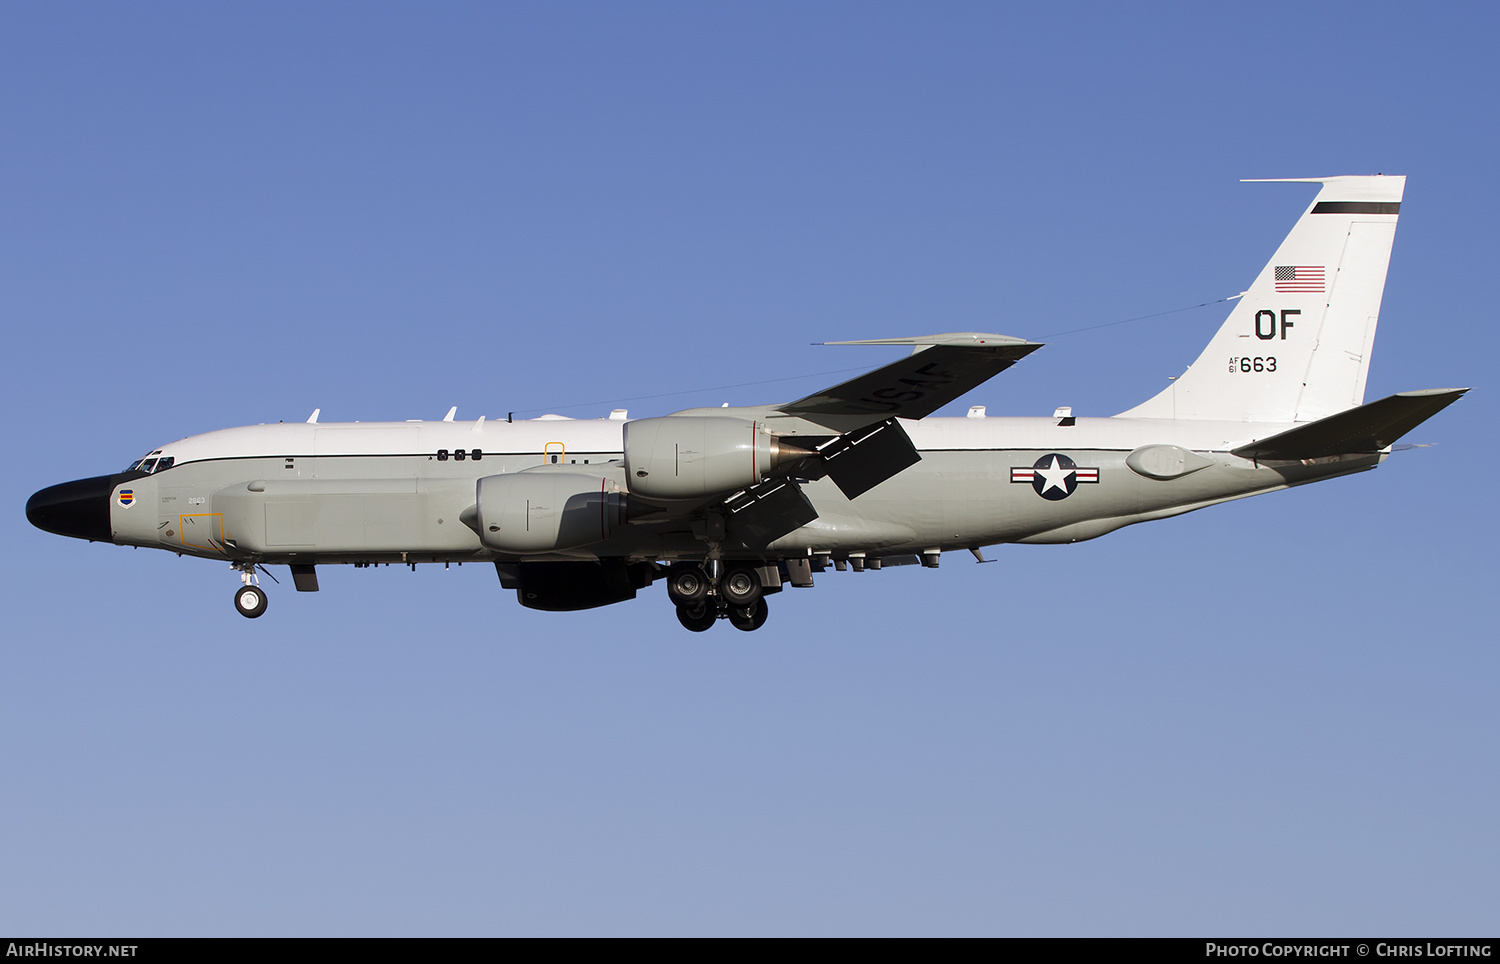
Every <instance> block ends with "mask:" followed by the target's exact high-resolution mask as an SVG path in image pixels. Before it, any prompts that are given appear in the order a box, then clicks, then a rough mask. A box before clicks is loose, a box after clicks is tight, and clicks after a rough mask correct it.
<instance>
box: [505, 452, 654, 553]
mask: <svg viewBox="0 0 1500 964" xmlns="http://www.w3.org/2000/svg"><path fill="white" fill-rule="evenodd" d="M617 489H618V486H616V485H615V484H614V483H613V482H610V481H609V480H608V479H606V478H602V477H600V476H597V475H587V474H584V473H582V472H517V473H516V474H514V475H490V476H486V477H484V478H482V479H480V480H479V485H478V500H477V501H478V506H477V519H476V522H477V523H478V528H479V541H480V542H482V543H484V544H485V546H486V547H487V548H490V549H494V550H497V551H499V552H514V553H527V552H551V551H553V550H557V549H573V548H576V547H578V546H586V545H589V544H591V543H595V542H602V541H604V540H605V539H607V538H609V534H610V533H611V532H613V531H614V530H615V528H616V527H617V526H619V525H620V524H622V523H623V522H624V517H625V495H624V493H622V492H619V491H616V490H617Z"/></svg>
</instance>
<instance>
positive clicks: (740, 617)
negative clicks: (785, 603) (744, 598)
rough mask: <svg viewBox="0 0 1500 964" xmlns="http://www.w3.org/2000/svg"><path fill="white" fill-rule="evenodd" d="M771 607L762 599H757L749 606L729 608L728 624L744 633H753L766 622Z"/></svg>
mask: <svg viewBox="0 0 1500 964" xmlns="http://www.w3.org/2000/svg"><path fill="white" fill-rule="evenodd" d="M770 614H771V607H769V606H767V605H766V601H765V600H764V599H757V600H755V602H753V603H751V604H750V605H749V606H737V607H735V608H733V609H731V610H729V625H731V626H733V627H734V628H735V629H738V630H741V631H742V632H746V633H753V632H755V631H756V630H757V629H759V628H761V627H762V626H764V625H765V624H766V617H767V616H769V615H770Z"/></svg>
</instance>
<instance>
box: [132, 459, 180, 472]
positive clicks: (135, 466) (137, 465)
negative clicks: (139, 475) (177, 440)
mask: <svg viewBox="0 0 1500 964" xmlns="http://www.w3.org/2000/svg"><path fill="white" fill-rule="evenodd" d="M174 461H175V460H174V459H173V458H172V456H170V455H168V456H167V457H166V458H160V459H154V458H151V457H150V456H147V457H146V458H144V459H136V460H135V461H134V462H131V463H130V464H129V465H127V466H126V467H125V471H126V472H145V473H146V474H147V475H150V474H151V473H152V472H165V471H166V470H167V469H170V468H171V467H172V463H173V462H174Z"/></svg>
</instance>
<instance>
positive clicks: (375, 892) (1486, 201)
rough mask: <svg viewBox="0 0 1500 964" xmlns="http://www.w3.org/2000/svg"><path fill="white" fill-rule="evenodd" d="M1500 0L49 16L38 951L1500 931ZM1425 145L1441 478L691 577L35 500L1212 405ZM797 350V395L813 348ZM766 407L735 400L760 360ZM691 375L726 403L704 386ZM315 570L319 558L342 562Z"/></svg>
mask: <svg viewBox="0 0 1500 964" xmlns="http://www.w3.org/2000/svg"><path fill="white" fill-rule="evenodd" d="M1497 28H1500V15H1497V14H1496V13H1495V11H1494V9H1493V8H1491V7H1488V6H1485V5H1479V4H1474V5H1452V6H1446V7H1441V8H1434V9H1430V10H1418V9H1417V8H1415V7H1410V6H1409V5H1399V4H1379V3H1361V4H1327V5H1317V6H1308V5H1293V4H1284V5H1283V4H1258V5H1189V4H1180V5H1179V4H1144V5H1129V6H1123V5H1122V6H1114V5H1102V4H1100V5H1091V4H1073V5H1066V4H1060V5H1047V6H1045V7H1038V6H1035V5H1033V6H1024V7H1022V6H1017V7H1006V6H1002V5H995V4H975V3H964V4H923V5H915V4H910V5H899V4H891V3H859V4H852V3H851V4H833V3H821V4H766V3H761V4H715V5H694V4H655V3H637V4H629V5H620V4H571V5H526V6H521V5H502V4H445V5H441V6H438V7H436V8H434V7H433V6H432V5H420V6H419V5H415V4H391V3H383V4H355V3H343V4H338V3H324V4H316V5H309V4H272V3H264V4H254V5H242V6H239V7H235V8H232V9H229V8H223V7H216V6H210V7H205V6H203V5H195V4H182V5H171V4H137V5H132V6H128V7H127V6H118V5H116V6H99V5H85V4H46V5H43V4H31V5H21V4H11V5H7V6H6V7H5V8H4V9H3V11H0V83H3V89H4V90H5V91H6V94H5V96H4V97H3V98H0V124H3V129H4V130H5V131H6V134H7V136H6V138H5V144H6V146H5V150H4V151H0V184H3V185H4V187H3V188H0V205H3V207H0V223H3V224H4V226H5V230H3V231H0V282H3V286H0V287H3V297H0V311H3V321H4V331H5V336H6V351H5V352H4V353H3V356H0V357H3V364H4V378H3V380H0V392H3V397H4V400H5V403H6V410H7V411H8V412H9V413H10V416H11V417H10V419H9V420H8V423H7V424H8V427H7V429H6V432H7V438H8V441H9V447H10V448H11V450H12V451H13V453H14V454H15V456H16V457H15V458H14V459H13V470H12V471H11V472H9V473H6V474H5V476H4V478H3V481H0V485H3V487H4V504H6V505H9V506H10V507H11V511H10V512H9V513H6V514H4V515H3V516H0V519H3V521H0V525H3V526H4V530H3V531H4V536H5V539H6V544H7V545H8V546H9V547H10V552H8V553H7V554H6V558H5V561H4V563H3V565H4V567H5V568H4V576H3V580H0V585H3V586H4V587H5V588H4V601H5V603H6V613H7V615H6V618H5V625H6V627H7V631H6V633H5V643H4V645H3V648H0V654H3V662H0V674H3V676H0V678H3V680H4V682H3V692H4V694H5V695H4V697H3V698H0V774H3V775H0V813H3V814H4V817H5V819H4V820H3V821H0V827H3V829H0V866H4V867H5V872H4V873H3V874H0V930H4V931H7V932H11V933H19V932H26V933H44V934H47V933H52V934H67V935H98V934H114V935H119V934H289V935H297V934H855V933H858V934H1192V935H1203V934H1219V935H1223V934H1244V933H1271V934H1319V935H1324V934H1339V933H1365V934H1370V933H1376V932H1379V933H1382V934H1422V935H1432V934H1450V935H1451V934H1473V933H1492V932H1493V931H1494V930H1495V928H1496V923H1497V914H1496V910H1495V908H1496V907H1500V891H1497V885H1496V878H1495V875H1494V866H1495V863H1496V860H1497V858H1500V831H1497V829H1496V822H1495V820H1494V811H1495V801H1496V799H1497V791H1500V776H1497V765H1496V756H1497V748H1500V747H1497V742H1500V710H1497V706H1496V701H1495V697H1494V692H1493V680H1494V679H1495V677H1496V672H1497V670H1500V657H1497V655H1496V645H1495V643H1496V633H1495V630H1494V627H1493V620H1492V618H1491V616H1490V608H1491V606H1490V604H1489V597H1488V593H1489V591H1490V590H1491V588H1492V587H1493V586H1494V585H1495V582H1496V577H1497V575H1500V573H1497V566H1496V563H1495V561H1494V553H1493V548H1492V547H1493V544H1494V541H1495V539H1496V537H1497V534H1500V533H1497V531H1496V530H1497V526H1496V511H1495V508H1494V502H1493V500H1492V499H1491V498H1489V496H1488V489H1489V488H1490V481H1491V480H1492V479H1493V478H1495V477H1496V473H1497V471H1500V465H1497V461H1500V460H1497V458H1496V454H1495V451H1494V445H1493V426H1494V425H1495V424H1496V419H1497V416H1500V412H1497V410H1496V406H1495V403H1494V401H1493V398H1492V395H1493V392H1492V391H1491V390H1490V388H1489V384H1490V383H1491V382H1492V378H1490V377H1489V375H1490V371H1491V369H1492V368H1493V359H1494V358H1495V357H1496V354H1497V352H1496V349H1497V344H1496V337H1495V334H1494V327H1493V325H1492V324H1491V317H1492V308H1491V301H1492V293H1491V290H1490V289H1491V283H1490V281H1491V275H1492V273H1493V266H1494V264H1495V263H1496V254H1497V245H1496V242H1495V239H1494V232H1493V228H1492V225H1493V224H1494V223H1495V221H1496V214H1497V212H1496V206H1497V205H1496V201H1495V199H1494V197H1493V190H1492V189H1491V188H1489V187H1486V186H1485V185H1487V184H1490V183H1491V180H1492V177H1493V175H1492V169H1493V166H1494V165H1493V159H1494V157H1495V156H1496V155H1497V152H1500V139H1497V136H1496V127H1495V124H1494V122H1493V105H1494V103H1495V99H1496V94H1497V86H1500V85H1497V80H1496V73H1495V70H1494V67H1493V64H1492V50H1491V49H1490V48H1491V46H1492V43H1491V41H1492V40H1493V38H1494V36H1496V31H1497ZM1377 171H1379V172H1384V173H1388V174H1405V175H1407V176H1408V178H1409V180H1408V185H1407V193H1406V199H1405V200H1406V203H1405V204H1404V205H1403V211H1402V220H1401V225H1400V228H1399V229H1398V231H1397V236H1396V246H1395V252H1394V257H1393V259H1392V265H1391V271H1390V276H1389V282H1388V284H1387V288H1386V297H1385V303H1384V308H1383V311H1382V316H1381V328H1380V334H1379V337H1378V338H1377V341H1376V348H1375V355H1374V361H1373V365H1372V369H1371V374H1370V381H1369V391H1368V396H1367V397H1369V398H1372V399H1373V398H1376V397H1380V396H1382V395H1385V394H1389V393H1391V392H1394V391H1401V390H1406V389H1416V388H1433V387H1445V386H1451V385H1467V386H1474V389H1475V390H1474V391H1473V392H1471V394H1470V395H1469V396H1468V397H1466V398H1464V399H1463V400H1462V401H1461V402H1459V403H1458V404H1457V405H1455V406H1453V407H1452V408H1450V409H1449V410H1447V411H1445V412H1444V413H1442V414H1441V415H1440V416H1439V417H1437V418H1436V419H1434V420H1433V421H1432V422H1429V423H1428V424H1426V425H1424V426H1422V427H1421V428H1420V429H1418V430H1417V432H1416V433H1414V434H1413V436H1412V437H1411V438H1410V439H1409V441H1416V442H1430V443H1436V444H1435V445H1434V447H1432V448H1424V449H1418V450H1414V451H1410V452H1404V453H1399V454H1398V455H1397V456H1395V457H1393V458H1391V459H1390V460H1389V461H1388V462H1387V463H1386V464H1385V465H1384V466H1382V467H1381V469H1380V470H1379V471H1377V472H1374V473H1368V474H1365V475H1361V476H1358V477H1355V478H1350V479H1344V480H1338V481H1333V482H1329V483H1325V484H1322V485H1318V486H1312V487H1307V488H1303V489H1299V490H1295V491H1291V492H1285V493H1280V494H1276V495H1272V496H1269V497H1265V498H1257V499H1251V500H1246V501H1244V502H1240V503H1235V504H1232V505H1226V506H1220V507H1216V508H1214V509H1211V510H1209V511H1206V512H1202V513H1195V514H1192V515H1189V516H1185V517H1182V518H1179V519H1175V520H1169V521H1165V522H1159V523H1154V524H1152V525H1149V526H1139V527H1134V528H1131V529H1126V530H1122V531H1120V532H1118V533H1115V534H1113V535H1111V536H1108V537H1106V538H1104V539H1101V540H1098V541H1095V542H1090V543H1084V544H1081V545H1077V546H1071V547H1020V546H1016V547H1000V548H996V549H994V550H992V551H991V555H992V556H993V557H994V558H996V559H998V560H999V561H998V563H997V564H994V565H989V566H976V565H974V564H973V563H972V561H967V560H966V559H959V558H957V557H956V556H950V557H948V558H947V559H945V560H944V563H943V567H942V568H941V569H939V570H938V571H936V572H932V571H926V570H918V569H898V570H887V571H883V572H880V573H864V574H859V575H856V574H852V573H847V574H837V575H836V574H832V573H830V574H828V575H826V576H821V577H819V580H818V583H819V584H818V586H817V587H816V588H815V589H814V590H810V591H808V590H792V591H788V592H785V593H783V594H781V595H780V596H778V597H776V598H775V599H774V600H772V601H773V602H774V603H775V604H776V605H775V606H774V607H773V610H772V614H771V619H770V621H769V622H768V623H767V625H766V627H765V628H764V629H763V630H761V631H760V632H758V633H755V634H753V635H749V634H739V633H733V632H732V631H731V630H729V629H728V628H727V627H720V628H718V629H716V630H714V631H712V632H710V633H707V634H704V635H702V636H698V635H690V634H687V633H684V632H682V631H681V630H680V629H679V628H678V626H677V624H676V620H675V619H674V618H673V616H672V613H671V609H670V607H669V606H668V604H667V603H666V600H665V598H664V596H663V595H662V593H661V592H660V590H659V589H655V590H652V591H650V592H647V593H643V594H642V598H640V599H638V600H636V601H635V602H633V603H628V604H624V605H620V606H615V607H609V608H606V609H602V610H596V611H591V612H586V613H577V614H560V615H556V614H542V613H534V612H531V611H527V610H523V609H521V608H519V607H518V606H517V605H516V604H515V601H514V599H513V597H512V594H511V593H508V592H503V591H502V590H501V589H500V588H499V586H498V585H497V584H496V581H495V578H494V575H493V573H492V572H490V571H489V570H488V569H487V568H486V567H463V568H462V569H454V570H451V571H447V572H445V571H442V570H440V569H436V568H428V569H423V570H421V571H418V572H417V573H415V574H413V573H410V572H407V571H405V570H400V569H396V568H391V569H382V570H359V571H355V570H352V569H332V570H329V571H327V572H325V573H321V574H320V575H321V577H322V585H323V591H321V592H319V593H317V594H315V595H313V594H296V593H293V592H291V591H290V587H289V586H287V585H283V586H282V587H280V588H279V589H278V588H277V587H274V586H273V587H271V588H272V590H273V593H272V598H271V608H270V611H269V612H268V614H267V615H266V617H265V618H263V619H260V620H256V621H253V622H252V621H248V620H244V619H240V618H239V617H237V616H235V615H234V614H233V612H232V611H231V605H230V596H231V594H232V592H233V590H234V588H235V587H236V585H237V580H236V579H235V578H234V577H233V575H232V574H231V573H230V572H229V571H228V568H227V567H219V566H215V565H212V564H210V563H206V562H201V561H195V560H187V559H179V558H177V557H174V556H169V555H166V554H162V553H152V552H137V551H134V550H129V549H124V548H117V547H106V546H99V545H92V546H91V545H86V544H84V543H81V542H77V541H73V540H64V539H60V538H57V537H53V536H49V535H46V534H45V533H42V532H40V531H38V530H35V529H33V528H31V527H30V526H29V525H28V524H27V523H26V521H25V519H24V514H23V511H22V509H23V505H24V502H25V499H26V497H27V496H28V495H30V493H31V492H33V491H35V490H36V489H38V488H41V487H43V486H45V485H49V484H52V483H54V482H58V481H63V480H67V479H73V478H79V477H83V476H89V475H95V474H99V473H102V472H108V471H114V470H118V469H119V468H121V467H123V466H124V465H125V464H126V463H127V462H129V461H130V460H132V459H133V458H135V457H138V456H139V455H140V454H142V453H144V452H146V451H147V450H149V449H150V448H152V447H154V446H156V445H159V444H161V443H162V442H164V441H167V440H170V439H174V438H178V437H181V436H184V435H189V434H194V433H197V432H203V431H209V430H212V429H216V428H222V427H226V426H231V425H241V424H249V423H256V422H266V421H274V420H279V419H286V420H292V419H302V418H306V416H307V414H308V413H309V412H310V411H311V410H312V409H313V408H321V409H322V410H323V419H324V420H325V421H330V420H353V419H360V420H366V421H369V420H377V419H403V418H420V417H425V418H438V417H441V415H442V414H443V413H444V412H445V411H447V409H448V407H449V406H450V405H457V406H458V408H459V415H460V417H475V416H477V415H479V414H486V415H489V416H491V417H496V416H503V415H504V414H505V413H506V412H507V411H516V412H517V413H518V414H541V413H542V412H544V411H555V412H559V413H562V414H566V415H571V416H575V417H598V416H601V415H603V414H605V413H606V412H608V410H609V409H610V408H613V407H628V408H629V409H630V410H631V412H632V414H633V415H652V414H664V413H666V412H669V411H672V410H675V409H678V408H684V407H688V406H693V405H716V404H719V403H721V402H730V403H731V404H752V403H759V402H765V401H775V400H780V399H784V398H791V397H797V396H798V395H801V394H806V393H808V392H810V391H812V390H814V389H816V388H819V387H821V386H823V385H825V384H829V383H831V382H833V381H837V380H839V379H840V378H841V376H835V375H828V374H826V373H828V372H833V371H837V370H842V369H848V368H853V367H858V366H864V365H874V364H878V363H880V362H882V361H884V360H886V359H887V358H889V357H890V356H891V354H892V353H891V351H890V350H885V349H873V348H870V349H853V348H847V349H844V348H822V347H813V346H812V345H811V344H810V343H812V342H818V341H825V340H837V339H849V338H868V337H888V336H894V335H906V334H916V333H922V332H930V331H953V330H980V331H998V332H1003V333H1006V334H1013V335H1020V336H1026V337H1032V338H1038V339H1039V340H1044V341H1048V342H1049V347H1048V348H1046V349H1044V350H1042V351H1041V352H1038V353H1037V354H1035V355H1034V356H1032V357H1030V358H1028V359H1026V361H1025V362H1024V363H1022V364H1021V365H1019V366H1017V367H1016V368H1015V369H1013V370H1011V371H1009V372H1006V373H1005V374H1004V375H1002V376H1001V377H999V378H997V379H996V380H995V381H994V382H993V383H991V384H988V385H985V386H982V387H981V388H979V389H978V390H976V391H975V392H973V393H972V394H971V395H970V396H968V397H966V398H964V399H962V400H961V401H960V402H959V403H957V404H956V405H954V406H953V410H952V412H951V414H958V413H961V412H962V410H963V409H964V408H965V407H966V406H967V405H969V404H985V405H987V406H988V407H989V410H990V412H991V414H1026V415H1037V414H1049V413H1050V412H1051V411H1052V410H1053V409H1054V408H1055V407H1056V406H1058V405H1071V406H1073V408H1074V411H1075V413H1076V414H1079V415H1108V414H1113V413H1114V412H1117V411H1120V410H1122V409H1125V408H1128V407H1130V406H1131V405H1133V404H1135V403H1136V402H1138V401H1140V400H1141V399H1143V398H1145V397H1146V396H1148V395H1150V394H1152V393H1154V392H1155V391H1157V390H1158V389H1159V388H1160V387H1161V386H1162V385H1163V384H1165V381H1166V378H1167V377H1168V376H1170V375H1175V374H1177V373H1179V372H1180V371H1181V370H1182V368H1183V367H1184V366H1185V365H1186V364H1187V363H1188V362H1190V361H1191V360H1192V359H1193V358H1194V357H1196V355H1197V353H1198V352H1199V351H1200V350H1201V348H1202V346H1203V345H1204V344H1205V343H1206V342H1207V340H1208V338H1209V337H1210V335H1211V334H1212V333H1213V331H1214V330H1215V329H1216V328H1217V326H1218V325H1219V323H1220V321H1221V320H1222V318H1223V316H1224V314H1225V313H1226V307H1227V306H1224V305H1218V306H1213V307H1209V308H1202V309H1197V310H1193V311H1185V312H1179V313H1175V314H1170V315H1165V316H1162V317H1157V318H1152V319H1148V320H1145V321H1140V322H1136V323H1132V324H1126V325H1119V326H1115V327H1110V328H1104V329H1100V330H1096V331H1089V332H1080V333H1077V334H1071V335H1062V336H1058V337H1055V338H1050V337H1046V336H1048V335H1049V334H1050V333H1053V332H1062V331H1069V330H1072V329H1076V328H1082V327H1086V326H1090V325H1096V324H1104V323H1107V322H1113V321H1118V320H1121V319H1125V318H1132V317H1135V316H1140V315H1147V314H1152V313H1156V312H1165V311H1168V310H1170V309H1176V308H1179V307H1182V306H1186V305H1193V304H1197V303H1200V302H1206V301H1212V300H1215V299H1219V298H1222V297H1224V296H1227V295H1231V294H1234V293H1236V292H1238V291H1240V290H1242V289H1243V288H1244V287H1246V286H1247V285H1248V283H1249V281H1250V280H1251V278H1252V277H1253V276H1254V274H1255V272H1256V271H1258V270H1259V268H1260V267H1261V266H1262V265H1263V264H1264V263H1265V261H1266V259H1267V258H1268V257H1269V256H1270V254H1271V252H1272V251H1273V250H1274V248H1275V245H1276V244H1277V243H1278V242H1279V240H1280V239H1281V237H1282V236H1283V235H1284V234H1285V232H1286V231H1287V230H1288V229H1289V228H1290V226H1291V224H1292V223H1293V221H1294V220H1295V219H1296V216H1297V214H1298V213H1299V212H1300V210H1301V209H1302V207H1303V206H1304V205H1305V204H1306V203H1307V201H1308V200H1309V199H1310V197H1311V195H1312V193H1313V191H1314V190H1315V189H1314V188H1313V187H1311V186H1307V185H1241V184H1239V183H1237V182H1238V179H1240V178H1248V177H1296V176H1315V175H1325V174H1345V173H1372V172H1377ZM771 379H784V380H780V381H775V382H771V383H767V384H752V383H762V382H767V381H768V380H771ZM726 386H738V387H726ZM668 393H676V394H668ZM283 581H284V582H285V580H283Z"/></svg>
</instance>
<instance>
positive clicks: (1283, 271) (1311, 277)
mask: <svg viewBox="0 0 1500 964" xmlns="http://www.w3.org/2000/svg"><path fill="white" fill-rule="evenodd" d="M1276 290H1277V291H1280V292H1284V293H1287V294H1295V293H1297V292H1299V291H1313V292H1321V291H1322V290H1323V267H1322V265H1306V264H1286V265H1277V266H1276Z"/></svg>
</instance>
